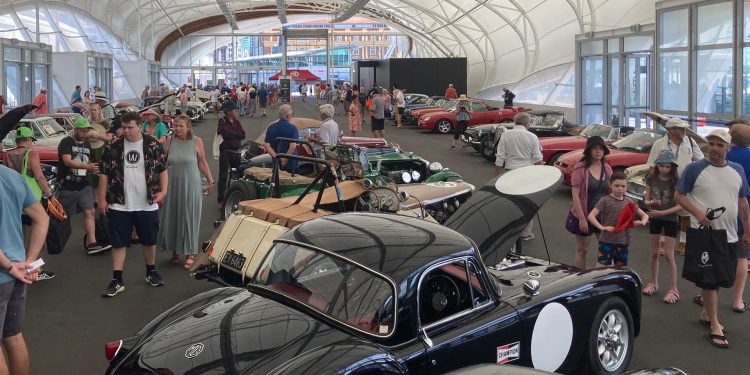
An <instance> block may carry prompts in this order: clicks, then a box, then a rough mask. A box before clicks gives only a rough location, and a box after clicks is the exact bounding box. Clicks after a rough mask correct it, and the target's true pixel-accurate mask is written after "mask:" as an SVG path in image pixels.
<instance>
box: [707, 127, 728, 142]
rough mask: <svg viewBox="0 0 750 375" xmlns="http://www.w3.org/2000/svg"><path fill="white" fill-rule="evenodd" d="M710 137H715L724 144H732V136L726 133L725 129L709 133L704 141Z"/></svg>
mask: <svg viewBox="0 0 750 375" xmlns="http://www.w3.org/2000/svg"><path fill="white" fill-rule="evenodd" d="M711 137H717V138H719V139H721V140H722V141H724V142H726V143H732V136H730V135H729V132H728V131H726V129H714V130H711V132H710V133H708V135H707V136H706V139H708V138H711Z"/></svg>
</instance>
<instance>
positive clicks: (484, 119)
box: [419, 99, 531, 134]
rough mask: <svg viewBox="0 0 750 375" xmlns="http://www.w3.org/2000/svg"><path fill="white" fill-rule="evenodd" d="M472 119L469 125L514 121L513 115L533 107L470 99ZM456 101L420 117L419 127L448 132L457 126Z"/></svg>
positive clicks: (442, 132)
mask: <svg viewBox="0 0 750 375" xmlns="http://www.w3.org/2000/svg"><path fill="white" fill-rule="evenodd" d="M469 102H470V103H471V110H472V114H471V121H469V126H472V125H480V124H497V123H507V122H513V117H514V116H515V115H516V114H518V113H519V112H527V111H530V110H531V109H529V108H523V107H513V108H508V109H504V108H497V107H493V106H491V105H489V104H487V103H486V102H484V101H481V100H476V99H470V100H469ZM456 104H457V102H456V101H453V102H452V103H451V106H450V107H449V108H448V109H446V110H444V111H436V112H430V113H427V114H424V115H422V116H421V117H420V118H419V127H420V128H422V129H427V130H430V131H433V132H437V133H441V134H446V133H450V131H451V130H452V129H454V128H455V127H456V112H457V111H456Z"/></svg>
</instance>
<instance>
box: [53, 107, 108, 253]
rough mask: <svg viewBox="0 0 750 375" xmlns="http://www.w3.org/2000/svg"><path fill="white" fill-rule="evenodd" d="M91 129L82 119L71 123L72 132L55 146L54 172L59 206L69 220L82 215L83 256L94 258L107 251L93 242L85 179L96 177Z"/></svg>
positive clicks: (91, 204)
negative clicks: (58, 185) (86, 240)
mask: <svg viewBox="0 0 750 375" xmlns="http://www.w3.org/2000/svg"><path fill="white" fill-rule="evenodd" d="M92 128H93V127H92V126H91V123H89V120H87V119H86V118H85V117H79V118H77V119H76V120H75V122H74V123H73V132H72V133H71V134H70V136H67V137H65V138H63V139H62V140H61V141H60V144H59V145H58V146H57V154H58V157H59V160H60V163H59V164H60V166H59V167H58V168H57V180H58V181H60V188H59V197H58V199H59V200H60V203H61V204H62V205H63V208H65V212H67V213H68V216H70V217H72V216H73V215H75V214H76V213H78V212H83V213H84V215H85V217H84V222H83V223H84V229H85V230H86V235H87V238H88V241H89V243H88V244H86V253H88V254H96V253H100V252H102V251H105V250H107V249H109V248H110V246H109V245H106V246H104V245H100V244H99V243H97V242H96V230H95V227H94V224H95V223H94V214H95V212H94V192H93V190H92V189H91V186H90V185H89V182H88V179H87V178H86V175H87V174H88V173H99V165H98V164H97V163H91V162H90V161H91V144H90V143H89V131H90V130H91V129H92Z"/></svg>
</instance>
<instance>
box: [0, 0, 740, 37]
mask: <svg viewBox="0 0 750 375" xmlns="http://www.w3.org/2000/svg"><path fill="white" fill-rule="evenodd" d="M743 5H745V22H744V25H745V38H744V39H745V42H750V1H748V0H745V4H743ZM0 29H2V25H0Z"/></svg>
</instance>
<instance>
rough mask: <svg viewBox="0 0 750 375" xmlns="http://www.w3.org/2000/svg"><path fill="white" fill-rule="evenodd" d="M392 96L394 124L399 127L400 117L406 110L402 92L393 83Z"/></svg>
mask: <svg viewBox="0 0 750 375" xmlns="http://www.w3.org/2000/svg"><path fill="white" fill-rule="evenodd" d="M393 97H394V98H395V99H396V126H398V127H399V128H400V127H401V117H403V116H404V111H405V110H406V100H405V99H404V92H403V90H401V89H400V88H399V87H398V85H397V84H395V83H394V84H393Z"/></svg>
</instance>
